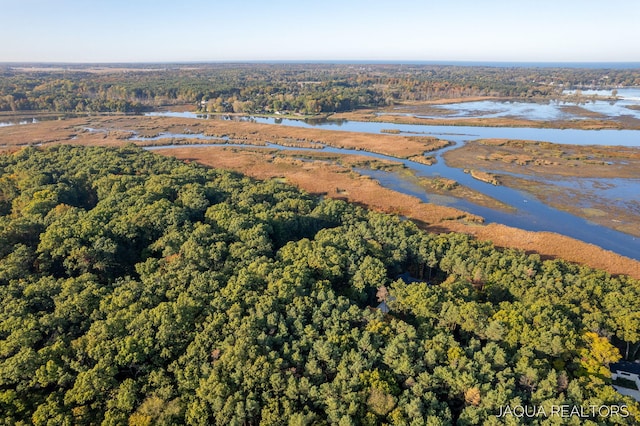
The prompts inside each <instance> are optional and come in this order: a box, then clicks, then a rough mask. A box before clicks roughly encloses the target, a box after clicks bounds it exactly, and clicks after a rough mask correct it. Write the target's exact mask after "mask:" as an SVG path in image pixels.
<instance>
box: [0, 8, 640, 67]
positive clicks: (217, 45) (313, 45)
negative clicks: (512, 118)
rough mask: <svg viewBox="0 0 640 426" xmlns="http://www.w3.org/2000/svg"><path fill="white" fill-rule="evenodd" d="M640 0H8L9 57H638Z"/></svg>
mask: <svg viewBox="0 0 640 426" xmlns="http://www.w3.org/2000/svg"><path fill="white" fill-rule="evenodd" d="M639 19H640V1H638V0H606V1H604V0H599V1H594V0H535V1H534V0H476V1H471V0H439V1H432V0H422V1H419V0H389V1H377V0H366V1H365V0H355V1H349V0H342V1H337V0H324V1H313V2H311V1H304V0H298V1H293V0H264V1H254V0H249V1H242V0H235V1H232V0H225V1H219V0H207V1H204V0H181V1H175V0H174V1H169V0H83V1H80V0H0V34H1V35H2V42H1V43H0V62H24V61H29V62H156V61H159V62H171V61H250V60H264V61H269V60H390V61H393V60H397V61H401V60H412V61H507V62H510V61H526V62H544V61H549V62H605V61H612V62H640V44H638V40H640V35H639V34H640V33H639V32H638V31H639V30H638V27H639V26H640V22H639Z"/></svg>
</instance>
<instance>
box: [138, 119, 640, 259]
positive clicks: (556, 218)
mask: <svg viewBox="0 0 640 426" xmlns="http://www.w3.org/2000/svg"><path fill="white" fill-rule="evenodd" d="M181 114H182V113H181ZM188 114H192V113H188ZM192 115H193V116H195V114H192ZM251 120H253V121H255V122H258V123H265V124H280V125H285V126H295V127H316V128H317V127H321V128H324V129H327V130H339V131H351V132H366V133H376V134H380V133H381V131H382V130H383V129H397V130H399V131H400V132H401V133H400V134H422V135H430V136H436V137H438V138H441V139H445V140H449V141H452V142H454V143H455V145H453V146H449V147H446V148H443V149H441V150H439V151H437V152H435V153H433V152H432V153H430V155H435V156H436V158H437V160H438V161H437V163H436V164H434V165H432V166H426V165H423V164H419V163H415V162H413V161H409V160H405V159H399V158H396V157H390V156H386V155H382V154H375V153H370V152H366V151H358V150H350V149H341V148H333V147H329V146H325V147H324V148H323V149H322V151H323V152H329V153H337V154H352V155H364V156H368V157H373V158H377V159H386V160H392V161H396V162H401V163H402V164H404V165H405V167H407V168H409V169H411V170H413V171H414V173H415V174H416V175H417V176H424V177H438V176H440V177H445V178H448V179H453V180H455V181H457V182H459V183H460V184H461V185H464V186H466V187H469V188H471V189H473V190H475V191H478V192H481V193H483V194H485V195H487V196H490V197H493V198H495V199H497V200H499V201H501V202H503V203H505V204H508V205H510V206H512V207H514V208H515V209H516V210H515V212H513V213H509V212H504V211H500V210H494V209H490V208H487V207H483V206H478V205H476V204H474V203H472V202H470V201H468V200H463V199H458V198H454V197H442V196H438V195H435V194H429V193H428V192H427V191H425V190H424V189H423V188H418V187H416V186H415V185H413V186H412V185H410V184H409V183H408V182H407V181H406V180H403V179H402V178H401V177H399V176H398V175H395V174H392V173H388V172H380V171H371V170H369V171H365V170H358V171H359V172H360V173H362V174H367V175H369V176H371V177H373V178H375V179H377V180H378V181H379V182H380V183H381V185H383V186H385V187H387V188H389V189H393V190H395V191H398V192H401V193H405V194H409V195H414V196H417V197H418V198H420V199H421V200H423V201H428V202H433V203H436V204H444V205H449V206H452V207H456V208H459V209H461V210H464V211H467V212H469V213H472V214H476V215H479V216H482V217H484V218H485V221H486V222H488V223H490V222H495V223H502V224H505V225H508V226H513V227H516V228H521V229H525V230H530V231H550V232H556V233H559V234H563V235H567V236H569V237H572V238H576V239H578V240H581V241H585V242H588V243H592V244H595V245H597V246H600V247H602V248H604V249H607V250H611V251H614V252H616V253H619V254H622V255H624V256H627V257H630V258H633V259H637V260H640V238H637V237H634V236H632V235H629V234H625V233H622V232H618V231H615V230H613V229H610V228H607V227H604V226H601V225H597V224H594V223H592V222H589V221H587V220H585V219H583V218H580V217H578V216H575V215H572V214H570V213H566V212H563V211H561V210H558V209H555V208H553V207H550V206H548V205H546V204H544V203H543V202H541V201H539V200H538V199H537V198H535V197H533V196H532V195H530V194H528V193H525V192H521V191H518V190H515V189H512V188H508V187H506V186H494V185H491V184H488V183H485V182H482V181H479V180H476V179H474V178H473V177H471V176H470V175H469V174H466V173H464V172H463V171H462V170H461V169H457V168H454V167H449V166H447V164H446V163H445V161H444V159H443V158H442V154H443V153H444V152H446V151H448V150H450V149H455V148H458V147H460V146H462V145H464V144H465V143H466V142H467V141H469V140H474V139H480V138H510V139H527V140H537V141H547V142H555V143H565V144H575V145H623V146H640V131H637V130H572V129H566V130H561V129H533V128H504V127H500V128H493V127H469V126H466V127H465V126H422V125H404V124H391V123H371V122H338V123H335V122H330V121H328V122H323V123H320V124H318V123H316V124H310V123H306V122H304V121H301V120H291V119H274V118H251ZM194 136H195V137H196V138H198V136H197V135H190V137H191V138H194ZM167 137H177V135H168V136H167ZM202 139H205V137H204V135H203V137H202ZM184 146H185V145H177V146H176V147H184ZM192 146H193V147H203V146H208V145H200V144H198V145H192ZM210 146H221V145H220V144H212V145H210ZM229 146H236V147H243V146H244V147H246V146H247V145H240V144H229ZM267 146H268V147H271V148H276V149H280V150H289V151H295V150H298V151H305V150H307V149H305V148H293V147H284V146H280V145H275V144H268V145H267ZM159 148H167V147H166V146H165V147H150V148H149V149H159ZM639 177H640V173H639ZM625 188H626V190H627V191H628V192H629V193H634V188H636V190H635V194H636V198H637V197H638V195H637V194H640V179H632V180H628V181H627V182H626V187H625Z"/></svg>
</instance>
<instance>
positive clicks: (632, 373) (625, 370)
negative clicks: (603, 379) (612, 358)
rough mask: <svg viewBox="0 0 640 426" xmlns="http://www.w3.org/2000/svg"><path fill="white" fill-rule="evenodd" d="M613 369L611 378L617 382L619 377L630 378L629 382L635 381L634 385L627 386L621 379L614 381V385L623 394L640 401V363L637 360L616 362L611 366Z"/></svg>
mask: <svg viewBox="0 0 640 426" xmlns="http://www.w3.org/2000/svg"><path fill="white" fill-rule="evenodd" d="M609 369H610V370H611V379H613V381H614V382H615V381H616V380H617V379H625V380H628V381H629V383H631V382H633V383H635V389H634V388H633V387H627V386H625V385H623V384H621V383H620V382H619V381H618V382H617V383H614V385H613V387H614V388H615V389H616V390H617V391H618V392H620V393H621V394H622V395H628V396H630V397H632V398H633V399H635V400H636V401H638V402H640V363H637V362H628V361H622V362H616V363H614V364H611V365H610V366H609Z"/></svg>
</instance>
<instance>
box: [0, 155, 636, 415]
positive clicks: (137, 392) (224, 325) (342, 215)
mask: <svg viewBox="0 0 640 426" xmlns="http://www.w3.org/2000/svg"><path fill="white" fill-rule="evenodd" d="M638 300H640V283H639V282H638V281H637V280H633V279H630V278H628V277H624V276H620V277H612V276H610V275H609V274H607V273H604V272H601V271H595V270H592V269H589V268H586V267H580V266H576V265H572V264H568V263H565V262H563V261H560V260H542V259H541V258H540V257H539V256H537V255H527V254H525V253H523V252H520V251H515V250H499V249H497V248H495V247H493V246H492V245H491V244H490V243H486V242H478V241H475V240H473V239H472V238H471V237H469V236H466V235H462V234H448V235H435V234H428V233H425V232H422V231H420V230H419V229H418V228H417V226H416V225H415V224H413V223H412V222H410V221H403V220H401V219H400V218H398V217H395V216H390V215H383V214H378V213H374V212H369V211H366V210H364V209H362V208H359V207H357V206H354V205H351V204H347V203H345V202H342V201H336V200H331V199H322V200H321V199H319V198H316V197H312V196H310V195H308V194H304V193H301V192H300V191H298V190H297V189H295V188H294V187H291V186H288V185H286V184H283V183H280V182H277V181H275V180H271V181H266V182H258V181H254V180H251V179H248V178H246V177H243V176H241V175H238V174H233V173H229V172H225V171H220V170H211V169H205V168H203V167H198V166H196V165H193V164H191V165H188V164H184V163H181V162H179V161H178V160H175V159H171V158H167V157H161V156H158V155H154V154H151V153H149V152H144V151H142V150H141V149H139V148H136V147H133V146H128V147H123V148H120V149H106V148H97V147H91V148H89V147H84V148H83V147H70V146H58V147H54V148H51V149H47V150H38V149H35V148H25V149H24V150H22V151H20V152H18V153H16V154H13V155H3V156H0V413H2V414H1V415H0V417H1V418H0V424H6V425H26V424H34V425H97V424H102V425H127V424H129V425H151V424H154V425H176V424H189V425H258V424H260V425H311V424H334V425H338V424H339V425H380V424H389V425H452V424H460V425H497V424H503V423H504V424H523V423H527V424H550V423H553V424H560V423H562V424H637V422H638V421H640V405H639V404H638V403H637V402H635V401H634V400H633V399H631V398H630V397H624V396H622V395H621V394H619V393H617V392H616V391H615V390H614V388H613V387H612V386H610V383H611V378H610V373H609V370H608V364H609V363H611V362H614V361H616V360H619V359H620V358H621V356H624V357H626V358H627V359H629V360H634V359H637V354H638V348H639V347H640V315H638ZM381 302H384V303H385V304H386V305H387V306H389V307H390V309H391V310H390V312H389V313H385V311H386V309H385V305H382V306H381V307H380V308H377V306H378V304H379V303H381ZM621 405H627V409H625V410H623V411H622V413H623V414H624V413H628V416H626V417H621V416H620V415H610V416H607V415H606V414H607V413H610V411H596V414H595V415H592V410H591V409H589V408H588V407H593V406H595V407H605V408H607V407H611V406H615V407H619V406H621ZM521 406H529V407H530V406H534V407H545V408H546V410H547V412H550V411H549V410H551V408H550V407H552V406H568V407H586V410H587V411H585V412H586V413H587V414H586V415H587V416H589V417H590V418H589V419H586V418H577V417H572V418H571V419H561V418H559V417H555V418H549V419H547V418H546V417H545V416H540V417H537V418H528V417H526V418H515V417H510V416H507V417H506V418H504V419H502V418H500V419H499V418H497V417H496V416H497V415H498V414H499V413H500V412H501V411H503V410H504V407H521ZM598 413H604V414H603V417H599V415H598ZM565 420H566V422H565Z"/></svg>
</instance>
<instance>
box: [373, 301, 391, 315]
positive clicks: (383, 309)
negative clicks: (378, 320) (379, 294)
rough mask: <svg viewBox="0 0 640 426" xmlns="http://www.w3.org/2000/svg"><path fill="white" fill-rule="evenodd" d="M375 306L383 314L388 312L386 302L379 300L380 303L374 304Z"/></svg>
mask: <svg viewBox="0 0 640 426" xmlns="http://www.w3.org/2000/svg"><path fill="white" fill-rule="evenodd" d="M376 308H378V309H380V311H381V312H382V313H383V314H388V313H389V305H387V303H386V302H380V304H379V305H378V306H376Z"/></svg>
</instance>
